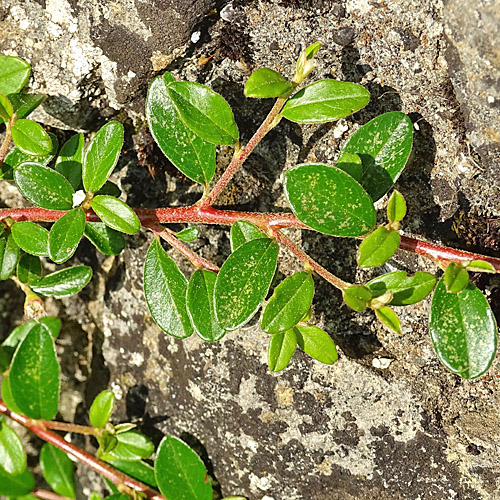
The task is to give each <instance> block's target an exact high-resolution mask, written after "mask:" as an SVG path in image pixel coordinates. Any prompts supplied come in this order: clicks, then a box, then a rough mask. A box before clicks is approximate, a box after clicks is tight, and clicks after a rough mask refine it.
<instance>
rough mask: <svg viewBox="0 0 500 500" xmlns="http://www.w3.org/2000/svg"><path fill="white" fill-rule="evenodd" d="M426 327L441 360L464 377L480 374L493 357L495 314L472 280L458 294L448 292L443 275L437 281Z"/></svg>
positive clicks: (469, 377) (495, 338)
mask: <svg viewBox="0 0 500 500" xmlns="http://www.w3.org/2000/svg"><path fill="white" fill-rule="evenodd" d="M429 329H430V334H431V339H432V343H433V344H434V349H435V350H436V353H437V355H438V357H439V360H440V361H441V363H443V364H444V366H445V367H446V368H447V369H448V370H450V371H451V372H453V373H456V374H458V375H460V376H461V377H463V378H467V379H471V378H477V377H479V376H481V375H482V374H483V373H484V372H485V371H486V370H488V368H489V367H490V366H491V364H492V363H493V360H494V359H495V354H496V351H497V325H496V322H495V317H494V315H493V312H492V310H491V308H490V306H489V304H488V302H487V300H486V299H485V297H484V295H483V294H482V293H481V292H480V291H479V290H478V289H477V288H476V287H475V286H474V285H473V284H472V283H469V284H468V285H467V286H466V287H465V288H464V289H463V290H461V291H460V292H458V293H448V292H447V291H446V286H445V283H444V278H441V279H440V280H439V283H438V285H437V287H436V290H435V292H434V296H433V297H432V304H431V315H430V321H429Z"/></svg>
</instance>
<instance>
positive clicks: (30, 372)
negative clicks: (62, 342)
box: [9, 324, 60, 420]
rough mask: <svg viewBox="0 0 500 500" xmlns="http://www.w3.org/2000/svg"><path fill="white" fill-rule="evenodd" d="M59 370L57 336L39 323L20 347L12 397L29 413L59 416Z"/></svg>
mask: <svg viewBox="0 0 500 500" xmlns="http://www.w3.org/2000/svg"><path fill="white" fill-rule="evenodd" d="M59 373H60V368H59V363H58V361H57V355H56V350H55V346H54V339H53V338H52V336H51V335H50V333H49V331H48V330H47V328H45V327H44V326H43V325H41V324H36V325H35V326H34V327H33V328H32V329H31V330H30V331H29V332H28V334H27V335H26V337H25V338H24V340H23V341H22V342H21V344H20V345H19V347H18V348H17V350H16V352H15V354H14V358H13V359H12V364H11V367H10V372H9V379H10V388H11V392H12V396H13V398H14V401H15V403H16V405H17V406H18V407H19V408H20V409H21V410H22V412H23V413H24V414H25V415H27V416H28V417H30V418H35V419H39V418H41V419H43V420H52V419H53V418H54V417H55V416H56V413H57V407H58V403H59Z"/></svg>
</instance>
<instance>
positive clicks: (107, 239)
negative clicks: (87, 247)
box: [84, 222, 127, 255]
mask: <svg viewBox="0 0 500 500" xmlns="http://www.w3.org/2000/svg"><path fill="white" fill-rule="evenodd" d="M84 234H85V236H86V237H87V238H88V239H89V240H90V242H91V243H92V244H93V245H94V246H95V247H96V248H97V250H99V251H100V252H102V253H103V254H104V255H118V254H119V253H120V252H121V251H122V250H123V249H124V248H125V245H126V244H127V243H126V241H125V238H124V236H123V234H121V233H120V232H118V231H115V230H114V229H111V228H110V227H108V226H106V224H104V222H87V223H86V224H85V230H84Z"/></svg>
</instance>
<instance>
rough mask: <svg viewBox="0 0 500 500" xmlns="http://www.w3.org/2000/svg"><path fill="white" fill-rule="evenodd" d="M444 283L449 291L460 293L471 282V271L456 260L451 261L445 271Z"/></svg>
mask: <svg viewBox="0 0 500 500" xmlns="http://www.w3.org/2000/svg"><path fill="white" fill-rule="evenodd" d="M443 279H444V284H445V285H446V290H447V291H448V292H449V293H458V292H460V290H463V289H464V288H465V287H466V286H467V283H469V273H468V272H467V271H466V270H465V269H464V268H463V267H462V266H461V265H460V264H455V262H450V263H449V264H448V266H447V268H446V269H445V271H444V276H443Z"/></svg>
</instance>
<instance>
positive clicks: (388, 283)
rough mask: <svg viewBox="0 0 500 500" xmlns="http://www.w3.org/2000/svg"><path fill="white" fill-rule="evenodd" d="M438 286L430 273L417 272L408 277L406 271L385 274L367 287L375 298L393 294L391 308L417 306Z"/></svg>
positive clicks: (373, 280)
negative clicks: (389, 292) (387, 293)
mask: <svg viewBox="0 0 500 500" xmlns="http://www.w3.org/2000/svg"><path fill="white" fill-rule="evenodd" d="M435 284H436V277H435V276H434V275H432V274H430V273H424V272H420V271H419V272H417V273H415V274H412V275H410V276H408V275H407V274H406V273H405V272H404V271H395V272H393V273H388V274H383V275H382V276H377V277H376V278H374V279H372V280H371V281H369V282H368V283H367V284H366V286H367V287H368V288H369V289H370V290H371V292H372V294H373V296H374V297H378V296H380V295H383V294H384V293H386V292H387V291H391V292H392V300H391V302H390V304H391V306H407V305H410V304H416V303H417V302H420V301H421V300H423V299H425V297H427V295H429V294H430V293H431V292H432V290H433V288H434V286H435Z"/></svg>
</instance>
